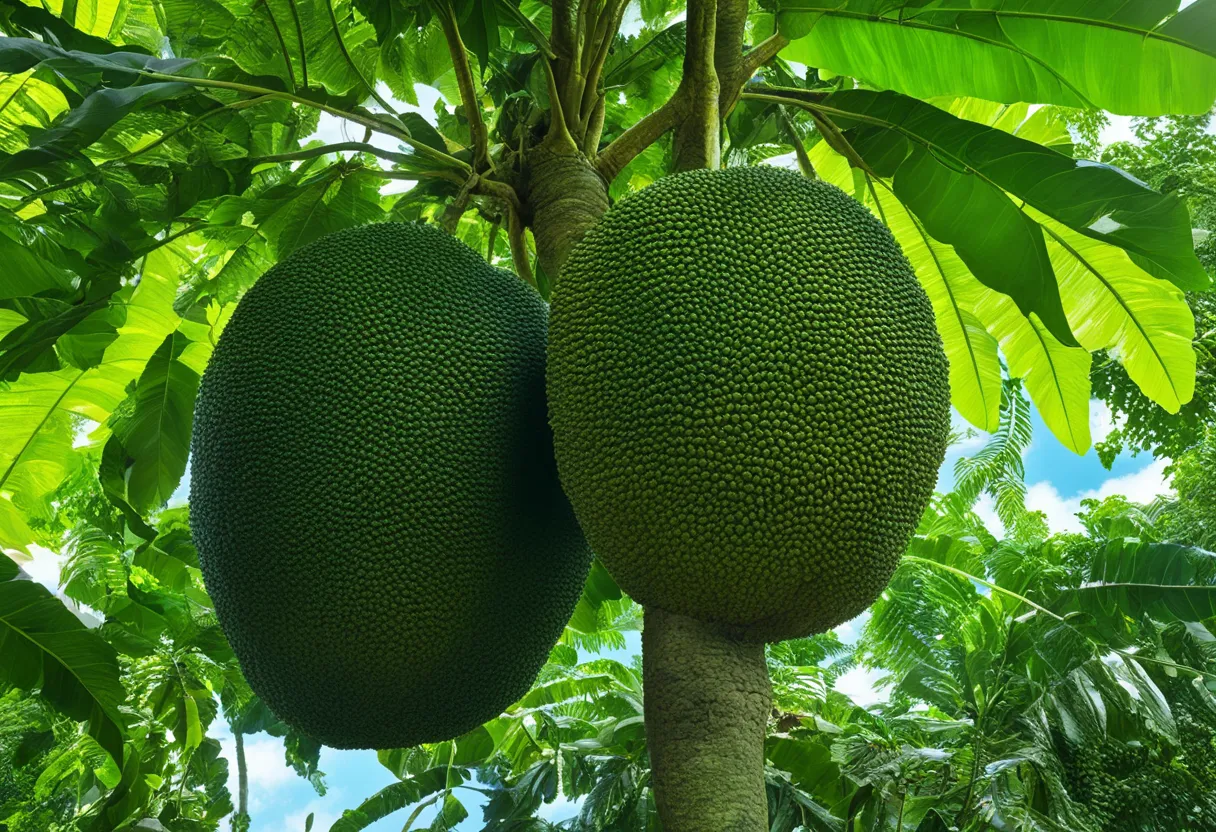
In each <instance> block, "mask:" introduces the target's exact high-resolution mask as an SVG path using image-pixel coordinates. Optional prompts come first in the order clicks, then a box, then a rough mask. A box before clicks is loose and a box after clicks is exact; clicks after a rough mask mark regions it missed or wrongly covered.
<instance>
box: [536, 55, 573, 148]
mask: <svg viewBox="0 0 1216 832" xmlns="http://www.w3.org/2000/svg"><path fill="white" fill-rule="evenodd" d="M555 63H556V64H557V65H558V66H560V65H561V63H562V62H561V60H560V59H559V60H558V61H545V62H544V64H545V81H546V82H548V85H549V131H548V132H547V133H546V134H545V139H544V140H545V142H547V143H549V144H552V145H565V146H567V147H578V145H577V144H576V143H575V141H574V137H573V136H571V135H570V128H569V127H568V126H567V123H566V108H565V107H564V106H563V105H562V96H561V91H560V90H559V89H558V85H557V67H555V66H554V64H555Z"/></svg>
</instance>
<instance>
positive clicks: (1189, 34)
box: [778, 0, 1216, 116]
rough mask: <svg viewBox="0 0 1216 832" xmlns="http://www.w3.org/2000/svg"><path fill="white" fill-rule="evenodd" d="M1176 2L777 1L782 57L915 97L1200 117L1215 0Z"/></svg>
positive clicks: (1215, 60) (1209, 82) (1213, 64)
mask: <svg viewBox="0 0 1216 832" xmlns="http://www.w3.org/2000/svg"><path fill="white" fill-rule="evenodd" d="M1178 5H1179V4H1178V2H1177V0H1148V2H1137V3H1089V2H1084V0H1026V1H1025V2H1019V3H1015V4H1010V3H1007V2H1004V0H973V2H967V3H923V2H918V0H844V2H828V3H824V2H818V0H783V2H782V3H780V4H779V6H778V9H779V11H778V23H779V26H780V28H781V30H782V31H784V32H787V33H788V34H789V35H790V36H791V37H793V38H796V40H795V41H794V42H793V43H792V44H791V45H790V46H788V47H787V48H786V49H785V50H784V52H783V55H784V56H786V57H787V58H788V59H789V60H794V61H799V62H801V63H804V64H807V65H808V66H812V67H820V68H822V69H824V70H830V71H831V72H833V73H837V74H843V75H852V76H854V77H858V78H862V79H864V80H865V81H866V82H867V83H869V84H871V85H873V86H875V87H878V88H885V89H891V90H898V91H900V92H902V93H905V94H907V95H913V96H917V97H918V98H932V97H934V96H939V95H949V96H956V95H970V96H975V97H976V98H983V99H987V100H989V101H998V102H1001V103H1005V104H1013V103H1016V102H1019V101H1027V102H1031V103H1037V104H1061V105H1064V106H1067V107H1086V108H1092V109H1103V110H1109V111H1111V112H1113V113H1122V114H1125V115H1144V116H1150V115H1162V114H1165V113H1204V112H1207V110H1208V109H1210V108H1211V106H1212V103H1213V100H1216V26H1213V22H1216V11H1214V10H1216V4H1213V3H1212V2H1211V0H1198V2H1196V3H1194V4H1192V5H1191V6H1189V7H1188V8H1186V9H1184V10H1183V11H1182V12H1179V13H1177V14H1175V12H1177V10H1178ZM1128 78H1135V79H1136V83H1128ZM1184 78H1185V79H1187V81H1186V82H1182V81H1181V79H1184Z"/></svg>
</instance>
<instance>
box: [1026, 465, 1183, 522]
mask: <svg viewBox="0 0 1216 832" xmlns="http://www.w3.org/2000/svg"><path fill="white" fill-rule="evenodd" d="M1167 465H1169V460H1168V459H1158V460H1154V461H1153V462H1150V463H1149V464H1148V465H1146V466H1144V467H1143V468H1141V469H1140V470H1139V471H1135V472H1133V473H1131V474H1124V475H1123V476H1121V477H1111V478H1110V479H1108V480H1106V481H1104V482H1103V483H1102V484H1101V485H1099V486H1098V487H1097V488H1091V489H1089V490H1088V491H1082V492H1081V493H1079V494H1074V495H1073V496H1071V497H1064V496H1062V495H1061V494H1060V492H1059V491H1058V490H1057V489H1056V487H1055V486H1054V485H1052V484H1051V483H1050V482H1046V481H1044V482H1036V483H1035V484H1034V485H1031V486H1030V487H1029V488H1027V489H1026V508H1028V509H1030V510H1031V511H1041V512H1043V514H1045V515H1046V516H1047V525H1048V527H1049V528H1050V529H1051V530H1052V531H1053V532H1080V531H1083V530H1084V529H1083V527H1082V525H1081V521H1080V520H1078V519H1077V517H1076V514H1077V512H1079V511H1080V510H1081V501H1082V500H1084V499H1090V498H1093V499H1099V500H1101V499H1104V498H1106V497H1110V496H1112V495H1115V494H1121V495H1123V496H1124V497H1127V499H1129V500H1131V501H1132V502H1133V503H1148V502H1151V501H1152V499H1153V498H1154V497H1156V496H1157V495H1158V494H1170V493H1172V490H1171V489H1170V487H1169V482H1168V481H1167V479H1166V476H1165V468H1166V466H1167Z"/></svg>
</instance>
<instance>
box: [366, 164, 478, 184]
mask: <svg viewBox="0 0 1216 832" xmlns="http://www.w3.org/2000/svg"><path fill="white" fill-rule="evenodd" d="M363 170H364V171H365V172H367V173H370V174H371V175H373V176H383V177H384V178H385V179H402V180H404V181H406V182H420V181H422V180H424V179H446V180H447V181H449V182H455V183H456V184H457V185H459V184H462V183H463V182H464V179H462V178H461V177H460V176H458V175H457V174H455V173H452V172H451V171H448V170H417V171H414V170H385V169H384V168H368V167H365V168H363Z"/></svg>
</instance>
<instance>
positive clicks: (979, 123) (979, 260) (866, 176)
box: [753, 89, 1208, 453]
mask: <svg viewBox="0 0 1216 832" xmlns="http://www.w3.org/2000/svg"><path fill="white" fill-rule="evenodd" d="M753 95H754V97H755V98H757V99H759V100H763V101H774V102H775V101H783V100H784V101H787V102H789V103H790V104H793V105H795V106H799V107H802V108H803V109H807V110H810V111H811V112H812V113H813V114H814V115H815V116H816V117H817V118H820V119H825V120H828V121H827V123H828V124H830V125H831V126H833V127H837V128H843V129H842V130H841V131H840V132H839V133H836V134H832V133H831V131H830V130H829V133H828V135H829V139H828V140H825V141H823V142H821V143H820V144H818V145H816V146H815V147H814V148H812V150H811V151H810V157H811V160H812V163H813V165H814V167H815V170H816V172H817V173H818V175H819V176H821V177H823V178H824V179H825V180H827V181H829V182H832V183H833V184H835V185H837V186H839V187H842V188H844V189H846V190H848V191H852V192H854V193H855V195H856V196H857V198H858V199H859V200H861V201H862V202H863V203H864V204H866V205H868V206H870V207H871V209H872V210H873V211H874V212H875V214H876V215H877V216H878V217H879V218H880V219H882V220H883V222H885V223H886V224H887V226H888V227H889V228H890V229H891V232H892V234H893V235H894V236H895V238H896V240H897V241H898V242H899V243H900V245H901V246H902V247H903V249H904V253H905V254H906V255H907V256H908V258H909V260H910V261H911V263H912V265H913V268H914V269H915V270H916V273H917V276H918V278H919V279H920V281H921V284H922V285H923V286H924V287H925V290H926V292H927V293H928V295H929V298H930V300H931V301H932V303H933V307H934V311H935V314H936V318H937V322H938V328H939V331H940V332H941V334H942V338H943V342H944V343H945V347H946V353H947V357H948V358H949V360H950V380H951V391H952V400H953V402H954V404H955V407H956V408H957V409H958V411H959V413H960V414H962V415H963V417H964V418H966V419H967V420H968V421H970V422H971V423H972V424H974V425H976V426H977V427H979V428H982V429H984V430H988V431H991V430H993V429H995V425H996V421H997V410H998V407H999V392H1000V365H999V361H998V358H997V349H996V345H997V344H999V346H1000V352H1001V353H1003V354H1004V356H1005V360H1006V362H1007V365H1008V368H1009V372H1010V374H1011V375H1013V376H1014V377H1016V378H1022V379H1024V380H1025V383H1026V389H1027V391H1028V392H1029V394H1030V396H1031V398H1032V400H1033V401H1034V402H1035V404H1036V405H1037V406H1038V408H1039V411H1040V413H1041V414H1042V416H1043V419H1044V421H1045V422H1046V423H1047V425H1048V427H1050V428H1051V430H1052V432H1053V433H1054V434H1055V435H1056V436H1057V438H1059V439H1060V441H1061V442H1062V443H1063V444H1064V445H1065V446H1066V447H1069V448H1071V449H1072V450H1074V451H1076V452H1078V453H1084V452H1085V450H1086V449H1087V448H1088V447H1089V446H1090V442H1091V438H1090V433H1089V416H1088V409H1089V366H1090V357H1089V353H1090V352H1091V351H1095V350H1100V349H1105V350H1109V351H1110V353H1111V354H1112V355H1114V356H1116V357H1117V358H1118V359H1119V360H1120V361H1121V362H1122V363H1123V364H1124V366H1125V367H1126V368H1127V370H1128V373H1129V374H1130V375H1131V377H1132V379H1133V380H1135V381H1136V383H1137V384H1138V385H1139V386H1140V388H1141V390H1142V391H1143V392H1144V394H1145V395H1147V396H1148V397H1149V398H1151V399H1152V400H1153V401H1156V402H1157V403H1158V404H1160V405H1161V406H1162V407H1164V408H1165V409H1167V410H1169V411H1171V412H1176V411H1177V410H1178V408H1180V407H1181V406H1182V404H1184V403H1186V402H1187V401H1189V400H1190V398H1191V396H1192V394H1193V392H1194V375H1195V355H1194V349H1193V347H1192V345H1191V339H1192V338H1193V336H1194V322H1193V318H1192V315H1191V312H1190V309H1189V308H1188V306H1187V304H1186V300H1185V297H1184V296H1183V293H1182V290H1181V288H1180V287H1185V288H1191V289H1193V288H1203V287H1205V286H1206V285H1207V282H1208V278H1207V275H1206V273H1205V272H1204V271H1203V268H1202V266H1201V265H1200V264H1199V262H1198V259H1197V258H1196V257H1195V254H1194V251H1193V246H1192V243H1191V241H1190V237H1191V233H1190V219H1189V217H1188V216H1187V212H1186V209H1185V207H1184V206H1183V205H1182V204H1181V203H1180V202H1179V201H1178V200H1177V199H1175V198H1173V197H1166V196H1162V195H1160V194H1158V193H1156V192H1154V191H1152V190H1150V189H1149V188H1147V187H1146V186H1144V185H1143V184H1142V183H1140V182H1137V181H1136V180H1134V179H1131V178H1130V177H1127V176H1126V175H1124V174H1123V173H1121V172H1120V171H1117V170H1115V169H1114V168H1111V167H1108V166H1105V165H1097V164H1093V163H1086V162H1079V161H1077V160H1074V159H1072V158H1070V157H1068V156H1066V155H1064V154H1062V153H1059V152H1057V151H1056V150H1053V149H1052V148H1051V147H1050V146H1048V145H1063V144H1064V143H1065V140H1064V137H1063V135H1061V134H1062V132H1063V131H1062V129H1061V128H1059V127H1058V126H1053V125H1052V124H1051V123H1050V121H1049V120H1048V118H1047V117H1046V116H1044V115H1040V114H1038V113H1036V114H1035V115H1034V116H1030V115H1029V112H1028V109H1027V108H1026V107H1024V106H1023V107H1015V108H1003V107H999V106H997V105H991V104H987V103H985V102H977V101H975V100H974V99H959V100H939V101H938V102H936V103H937V104H939V105H941V106H933V105H931V104H928V103H925V102H920V101H915V100H913V99H911V98H908V97H906V96H903V95H900V94H898V93H891V92H881V93H880V92H872V91H846V92H839V93H834V94H831V95H827V96H823V95H820V94H814V93H807V92H805V91H800V90H784V89H770V90H765V91H764V92H759V93H755V94H753ZM1041 112H1042V111H1040V113H1041ZM1032 138H1033V139H1036V140H1037V141H1032V140H1031V139H1032ZM850 168H852V169H850ZM859 177H860V178H859ZM1078 192H1084V193H1086V194H1087V195H1092V196H1091V197H1090V198H1087V199H1086V200H1085V201H1084V202H1078V201H1077V200H1076V198H1075V194H1076V193H1078Z"/></svg>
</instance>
